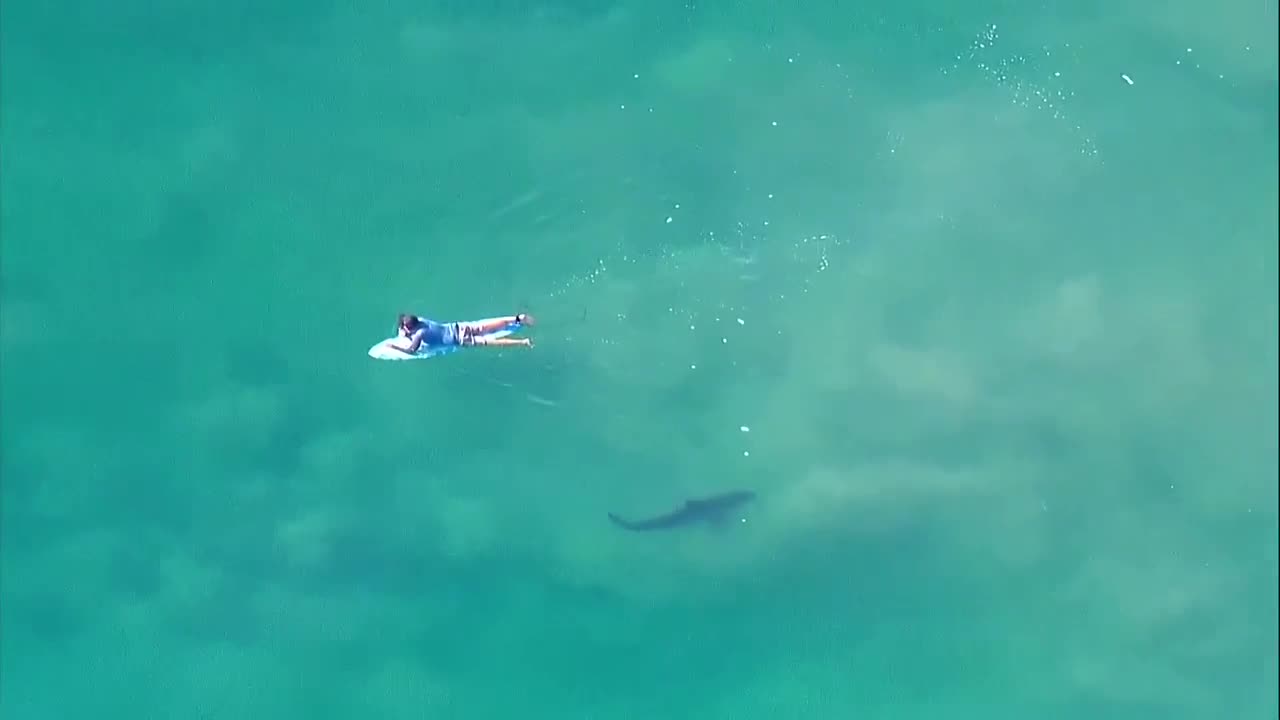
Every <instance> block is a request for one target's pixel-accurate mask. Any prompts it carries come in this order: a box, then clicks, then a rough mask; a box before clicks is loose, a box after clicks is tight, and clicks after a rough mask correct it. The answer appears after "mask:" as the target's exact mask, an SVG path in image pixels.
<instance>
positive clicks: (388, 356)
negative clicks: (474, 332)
mask: <svg viewBox="0 0 1280 720" xmlns="http://www.w3.org/2000/svg"><path fill="white" fill-rule="evenodd" d="M501 319H502V318H488V319H485V320H472V321H469V322H482V323H487V322H493V321H494V320H501ZM522 326H523V324H522V323H517V322H513V323H507V326H506V327H504V328H502V329H501V330H495V331H493V332H491V333H485V334H484V335H481V336H480V337H482V338H486V339H496V338H501V337H506V336H508V335H510V334H512V333H514V332H515V331H517V330H519V329H520V328H521V327H522ZM406 342H407V341H406V340H405V339H404V338H402V337H400V336H399V335H396V336H393V337H389V338H387V339H386V340H383V341H382V342H380V343H377V344H375V345H374V346H373V347H371V348H369V357H371V358H373V359H374V360H425V359H427V358H433V357H439V356H441V355H448V354H449V353H451V352H456V351H458V350H461V349H462V348H463V347H464V346H463V345H444V346H434V347H428V346H427V345H426V344H425V343H424V344H423V345H422V347H420V348H418V352H416V353H412V354H410V353H407V352H404V351H403V350H397V349H396V348H395V347H393V346H394V345H397V344H401V345H403V344H406Z"/></svg>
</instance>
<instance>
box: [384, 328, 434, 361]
mask: <svg viewBox="0 0 1280 720" xmlns="http://www.w3.org/2000/svg"><path fill="white" fill-rule="evenodd" d="M426 334H427V331H426V329H425V328H423V329H419V330H418V331H416V332H414V333H413V335H410V336H409V346H408V347H401V346H400V345H392V346H391V347H393V348H395V349H397V350H399V351H400V352H402V353H408V354H410V355H412V354H414V353H416V352H418V348H420V347H422V338H423V337H424V336H425V335H426Z"/></svg>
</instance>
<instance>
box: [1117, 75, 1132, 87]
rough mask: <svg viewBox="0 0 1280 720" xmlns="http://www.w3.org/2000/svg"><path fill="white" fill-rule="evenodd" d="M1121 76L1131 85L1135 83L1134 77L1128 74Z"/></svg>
mask: <svg viewBox="0 0 1280 720" xmlns="http://www.w3.org/2000/svg"><path fill="white" fill-rule="evenodd" d="M1120 77H1121V78H1124V81H1125V82H1127V83H1129V84H1130V85H1132V84H1133V78H1131V77H1129V76H1128V75H1124V74H1121V75H1120Z"/></svg>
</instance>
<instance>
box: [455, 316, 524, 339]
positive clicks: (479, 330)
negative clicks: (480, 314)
mask: <svg viewBox="0 0 1280 720" xmlns="http://www.w3.org/2000/svg"><path fill="white" fill-rule="evenodd" d="M512 323H522V324H524V325H532V324H533V316H532V315H530V314H528V313H519V314H516V315H508V316H506V317H500V318H493V319H492V320H477V321H475V322H460V323H458V327H460V328H462V330H463V332H467V333H470V334H472V335H487V334H489V333H491V332H497V331H499V330H502V329H504V328H506V327H507V326H508V325H510V324H512Z"/></svg>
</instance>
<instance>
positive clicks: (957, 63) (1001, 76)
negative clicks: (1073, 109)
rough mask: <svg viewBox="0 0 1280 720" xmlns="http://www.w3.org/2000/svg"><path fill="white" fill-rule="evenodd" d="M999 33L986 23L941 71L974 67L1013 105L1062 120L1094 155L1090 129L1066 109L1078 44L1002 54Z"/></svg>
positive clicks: (1083, 150) (1083, 151)
mask: <svg viewBox="0 0 1280 720" xmlns="http://www.w3.org/2000/svg"><path fill="white" fill-rule="evenodd" d="M1000 37H1001V36H1000V30H999V27H998V26H997V25H996V24H995V23H992V24H990V25H987V26H986V27H985V28H983V29H982V31H981V32H979V33H978V35H977V37H976V38H974V40H973V41H972V42H971V43H969V46H968V47H967V48H966V49H965V50H964V51H962V52H959V53H957V54H956V56H955V59H954V61H953V62H952V63H951V64H950V65H949V66H946V67H944V68H942V74H943V75H956V74H958V73H960V72H961V71H962V70H965V69H968V68H973V69H976V70H977V71H978V72H979V73H981V74H982V75H983V76H985V77H986V79H987V80H988V81H990V82H992V83H995V84H996V85H997V86H999V87H1000V88H1002V89H1003V90H1005V91H1007V92H1008V93H1009V95H1010V96H1011V99H1012V102H1013V104H1014V105H1017V106H1018V107H1023V108H1027V109H1030V110H1035V111H1037V112H1043V113H1045V114H1047V115H1049V116H1050V117H1051V118H1053V119H1054V120H1055V121H1057V122H1061V123H1065V124H1066V125H1067V126H1068V127H1069V128H1070V132H1071V134H1072V135H1073V136H1074V137H1075V138H1076V139H1077V140H1078V141H1079V142H1080V153H1081V154H1082V155H1086V156H1089V157H1096V156H1097V155H1098V146H1097V142H1096V140H1095V139H1094V137H1093V135H1092V133H1090V132H1088V131H1086V130H1085V128H1084V127H1082V126H1081V125H1080V124H1079V123H1077V122H1075V120H1073V119H1072V117H1071V115H1070V113H1069V112H1068V110H1067V106H1068V105H1069V104H1070V103H1071V101H1072V99H1073V98H1074V97H1075V91H1074V90H1072V89H1070V88H1069V87H1068V85H1067V83H1068V80H1066V79H1065V78H1067V77H1070V75H1071V73H1072V71H1073V70H1077V69H1078V68H1079V65H1080V58H1079V52H1080V47H1079V46H1078V45H1073V44H1072V43H1063V44H1062V45H1061V46H1054V45H1042V46H1041V47H1040V50H1039V51H1038V52H1036V53H1034V54H1031V55H1027V54H1019V53H1014V54H1005V53H1003V52H1002V51H1001V50H1000V49H999V46H1000V45H1001V43H1000ZM1032 78H1042V80H1034V79H1032Z"/></svg>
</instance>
